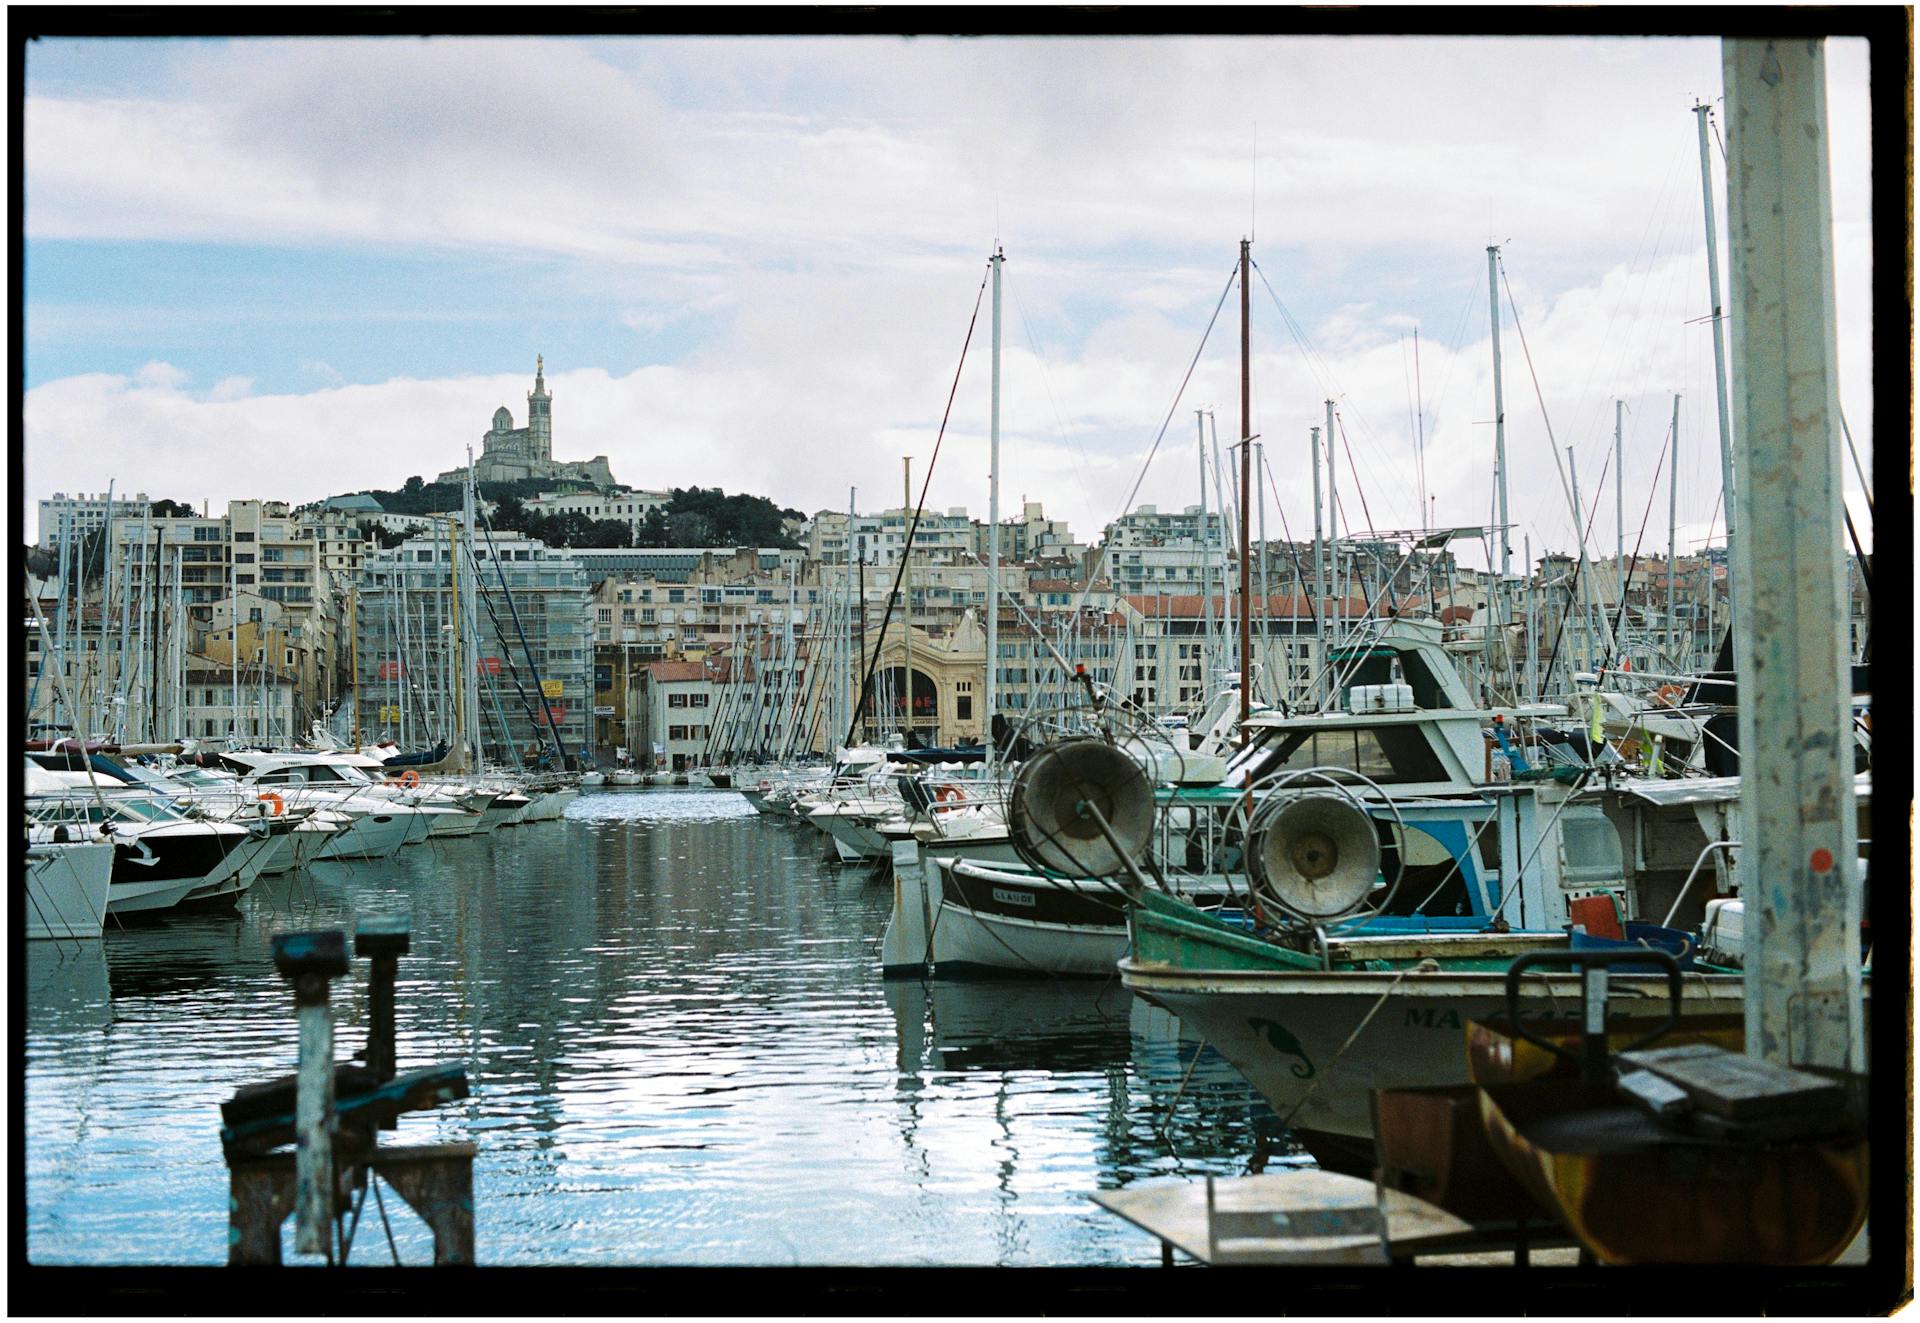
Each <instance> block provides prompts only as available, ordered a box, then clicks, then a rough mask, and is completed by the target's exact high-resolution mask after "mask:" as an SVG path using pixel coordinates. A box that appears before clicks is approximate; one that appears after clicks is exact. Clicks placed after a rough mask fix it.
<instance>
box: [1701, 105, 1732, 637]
mask: <svg viewBox="0 0 1920 1323" xmlns="http://www.w3.org/2000/svg"><path fill="white" fill-rule="evenodd" d="M1711 109H1712V107H1710V106H1708V105H1707V104H1706V103H1705V102H1700V103H1697V104H1695V106H1694V108H1693V113H1694V117H1695V119H1696V120H1697V121H1698V124H1699V128H1700V200H1701V205H1702V207H1703V208H1704V209H1705V211H1706V216H1707V284H1708V286H1709V288H1708V291H1707V292H1708V298H1709V306H1711V307H1712V309H1713V317H1712V319H1711V320H1710V321H1708V323H1707V327H1708V329H1709V330H1711V331H1712V332H1713V402H1714V405H1715V408H1716V409H1717V411H1718V413H1719V418H1720V490H1721V503H1722V504H1723V505H1725V506H1726V511H1727V601H1728V602H1729V603H1731V602H1732V601H1733V522H1734V520H1733V506H1734V499H1733V496H1734V490H1733V423H1732V420H1731V418H1730V417H1729V410H1728V405H1727V346H1726V341H1725V339H1724V338H1723V337H1722V336H1721V334H1720V322H1721V318H1722V316H1723V313H1722V310H1721V306H1720V246H1719V243H1718V242H1717V239H1716V236H1715V234H1714V227H1713V165H1712V161H1711V159H1710V158H1709V157H1708V155H1707V115H1708V113H1709V111H1710V110H1711ZM1708 531H1709V533H1711V531H1712V530H1711V529H1709V530H1708ZM1707 597H1708V600H1709V601H1711V600H1712V597H1713V576H1712V574H1711V573H1709V574H1708V576H1707ZM1729 614H1731V606H1729ZM1707 646H1708V647H1709V648H1712V647H1714V646H1715V644H1714V643H1713V642H1712V641H1711V640H1709V642H1708V644H1707Z"/></svg>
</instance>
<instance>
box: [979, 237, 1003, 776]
mask: <svg viewBox="0 0 1920 1323" xmlns="http://www.w3.org/2000/svg"><path fill="white" fill-rule="evenodd" d="M1006 260H1007V257H1006V254H1005V253H1004V252H1002V251H1001V250H1000V249H998V248H995V249H994V253H993V405H992V415H991V422H990V425H989V429H988V430H989V440H988V443H987V444H988V449H989V452H990V453H989V455H988V458H987V688H986V694H985V698H986V712H985V713H984V714H983V715H982V717H981V721H982V722H983V723H984V724H985V725H986V726H987V727H988V729H989V734H991V727H992V723H993V714H994V713H995V712H997V711H998V710H999V708H998V707H997V706H996V704H997V703H998V701H999V698H1000V686H999V684H998V682H997V681H998V676H999V670H1000V653H999V648H1000V265H1001V263H1003V262H1005V261H1006ZM986 765H987V767H988V768H989V769H991V768H992V767H993V741H992V739H991V738H989V739H988V740H987V756H986Z"/></svg>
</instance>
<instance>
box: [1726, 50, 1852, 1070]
mask: <svg viewBox="0 0 1920 1323" xmlns="http://www.w3.org/2000/svg"><path fill="white" fill-rule="evenodd" d="M1822 46H1823V43H1822V42H1820V41H1818V40H1808V39H1805V38H1792V39H1786V38H1782V39H1780V40H1769V39H1765V38H1750V39H1742V40H1728V41H1726V42H1725V43H1724V44H1723V45H1722V64H1723V68H1724V74H1725V78H1726V93H1727V118H1728V130H1729V131H1728V135H1727V138H1728V153H1729V162H1728V170H1727V181H1728V208H1727V215H1728V222H1729V224H1728V229H1729V233H1730V236H1731V248H1732V257H1733V263H1732V295H1733V298H1732V314H1733V319H1732V326H1731V331H1732V337H1731V338H1732V350H1733V353H1732V359H1733V415H1734V454H1735V461H1736V467H1735V474H1734V497H1735V500H1734V503H1733V507H1732V509H1733V510H1736V511H1737V512H1738V519H1737V521H1736V520H1735V519H1733V518H1729V519H1728V521H1727V525H1728V528H1729V530H1731V529H1732V528H1733V527H1734V526H1735V524H1736V522H1737V524H1738V527H1739V529H1740V536H1739V538H1738V539H1737V540H1736V541H1735V542H1734V545H1733V553H1734V559H1735V565H1734V569H1733V586H1734V591H1735V593H1736V594H1737V596H1736V599H1735V605H1734V612H1733V616H1734V645H1735V658H1736V664H1737V666H1738V669H1739V673H1740V718H1739V719H1740V748H1741V749H1742V751H1743V752H1746V753H1749V754H1753V753H1758V752H1759V751H1760V750H1763V749H1764V750H1766V751H1767V756H1765V757H1752V756H1748V757H1743V758H1742V759H1741V768H1740V771H1741V786H1740V814H1741V819H1742V822H1741V830H1742V834H1743V835H1744V836H1745V838H1746V844H1745V848H1744V849H1742V850H1741V852H1740V857H1739V861H1738V865H1737V871H1738V876H1739V880H1740V893H1741V896H1742V897H1743V898H1744V900H1745V903H1746V907H1747V913H1748V915H1749V921H1748V922H1749V933H1750V935H1749V937H1748V939H1747V940H1748V943H1749V950H1748V954H1747V958H1746V971H1747V978H1746V988H1747V993H1746V1000H1747V1052H1748V1054H1749V1055H1751V1056H1755V1057H1761V1058H1764V1059H1766V1060H1768V1061H1773V1062H1776V1063H1778V1064H1781V1065H1788V1066H1825V1067H1832V1068H1837V1069H1843V1070H1850V1071H1861V1070H1864V1069H1865V1068H1866V1055H1865V1044H1864V1039H1863V1034H1862V1024H1861V1006H1860V899H1859V891H1858V884H1857V880H1856V867H1857V865H1856V862H1855V860H1856V855H1857V853H1858V842H1857V840H1856V837H1857V835H1858V828H1857V825H1856V820H1855V817H1854V812H1855V809H1854V788H1853V746H1852V741H1851V740H1850V739H1849V738H1848V732H1849V731H1850V730H1851V728H1852V719H1851V713H1850V711H1849V705H1848V698H1849V693H1850V689H1849V683H1848V669H1847V664H1848V656H1847V642H1848V640H1847V636H1846V620H1847V614H1846V609H1845V603H1846V588H1845V583H1846V580H1845V569H1844V566H1843V563H1842V552H1841V541H1840V536H1841V504H1840V432H1839V412H1840V411H1839V384H1838V380H1839V379H1838V372H1837V367H1836V351H1835V316H1834V303H1833V254H1832V234H1833V214H1832V203H1831V199H1830V196H1829V192H1828V179H1827V175H1828V171H1827V123H1826V92H1827V89H1826V69H1825V64H1824V52H1823V49H1822Z"/></svg>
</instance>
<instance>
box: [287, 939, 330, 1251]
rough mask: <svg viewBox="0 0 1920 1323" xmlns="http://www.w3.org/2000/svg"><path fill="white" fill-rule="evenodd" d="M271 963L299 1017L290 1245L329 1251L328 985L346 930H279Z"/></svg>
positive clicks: (299, 1248) (298, 1248)
mask: <svg viewBox="0 0 1920 1323" xmlns="http://www.w3.org/2000/svg"><path fill="white" fill-rule="evenodd" d="M273 963H274V967H275V968H277V969H278V970H279V971H280V973H281V975H282V976H283V977H285V978H286V979H288V980H289V981H290V982H291V983H292V984H293V1004H294V1006H295V1007H296V1008H297V1010H298V1014H299V1019H300V1065H299V1071H298V1076H297V1084H296V1086H295V1093H294V1145H295V1147H294V1214H295V1219H296V1220H295V1223H294V1248H295V1249H297V1250H299V1251H300V1252H301V1253H302V1254H325V1255H327V1256H328V1258H329V1259H331V1258H332V1256H333V1215H334V1203H335V1199H336V1197H337V1192H336V1190H335V1188H334V1171H333V1007H332V1005H331V1003H330V1000H329V997H330V993H329V989H328V984H329V983H330V982H331V981H332V980H333V979H335V978H338V977H339V976H340V975H342V974H344V973H346V972H347V938H346V934H345V933H343V932H340V931H339V930H337V929H335V930H332V931H327V932H310V933H282V934H280V935H278V936H276V937H275V938H274V939H273Z"/></svg>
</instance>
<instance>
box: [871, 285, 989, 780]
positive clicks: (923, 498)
mask: <svg viewBox="0 0 1920 1323" xmlns="http://www.w3.org/2000/svg"><path fill="white" fill-rule="evenodd" d="M992 273H993V264H992V263H991V262H989V263H988V264H987V272H986V274H985V275H982V276H981V277H980V288H979V289H978V290H976V291H974V295H973V315H972V316H971V317H969V318H968V319H967V335H966V339H964V340H963V341H961V343H960V361H959V362H958V363H956V364H954V368H953V385H952V387H950V388H949V389H948V391H947V409H946V412H945V413H943V414H941V415H940V430H939V432H938V433H936V434H935V435H934V438H933V454H932V455H931V456H930V457H929V458H928V460H927V473H926V477H925V478H923V479H922V480H921V483H920V502H919V504H918V505H916V506H914V508H913V520H912V522H910V523H909V524H908V525H907V537H906V541H905V542H904V543H902V544H901V547H900V564H899V566H898V568H896V569H895V570H894V572H893V588H892V589H891V590H890V591H889V592H888V594H887V609H886V611H885V612H883V613H882V614H881V617H880V631H879V636H878V637H877V638H875V639H874V641H873V657H872V658H871V659H870V660H869V661H868V662H867V673H866V674H865V675H863V676H862V677H860V699H859V701H858V702H856V703H855V704H854V705H853V719H852V721H851V722H849V723H848V725H847V738H846V741H845V742H846V743H847V744H848V745H851V744H852V743H853V732H854V731H856V730H858V729H859V727H860V720H861V715H862V714H863V713H864V712H865V711H866V706H867V696H868V695H869V694H871V693H872V692H873V673H874V671H875V669H877V668H878V667H879V665H880V653H881V650H882V649H883V648H885V646H886V642H887V622H889V621H890V620H892V619H893V606H894V602H895V601H896V600H897V599H898V598H899V596H900V582H901V580H902V579H903V578H904V577H905V576H906V573H907V564H908V562H909V561H911V560H912V559H913V535H914V533H916V532H917V531H918V530H919V528H920V515H921V512H922V511H924V510H925V509H926V508H927V489H928V488H929V487H930V486H932V485H933V468H934V465H936V464H938V463H939V462H940V444H941V442H942V441H944V440H946V436H947V422H948V420H949V419H951V418H952V417H953V401H954V397H955V396H957V395H958V394H959V393H960V374H961V372H963V371H964V370H965V369H966V366H967V349H968V347H969V346H971V345H972V344H973V331H974V327H976V326H977V325H979V322H980V303H981V300H982V299H984V298H985V297H986V293H987V280H988V278H989V277H990V276H991V275H992ZM847 535H848V537H849V538H851V537H852V535H853V530H852V528H848V530H847ZM993 535H994V537H996V538H997V537H999V536H1000V533H999V530H997V529H996V530H994V534H993ZM912 630H913V603H911V602H908V603H907V614H906V619H905V621H904V622H903V637H911V633H912ZM903 678H904V680H905V682H906V687H907V694H906V703H907V706H906V716H905V719H906V721H908V722H911V721H912V720H913V677H912V676H911V675H908V676H905V677H903Z"/></svg>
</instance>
